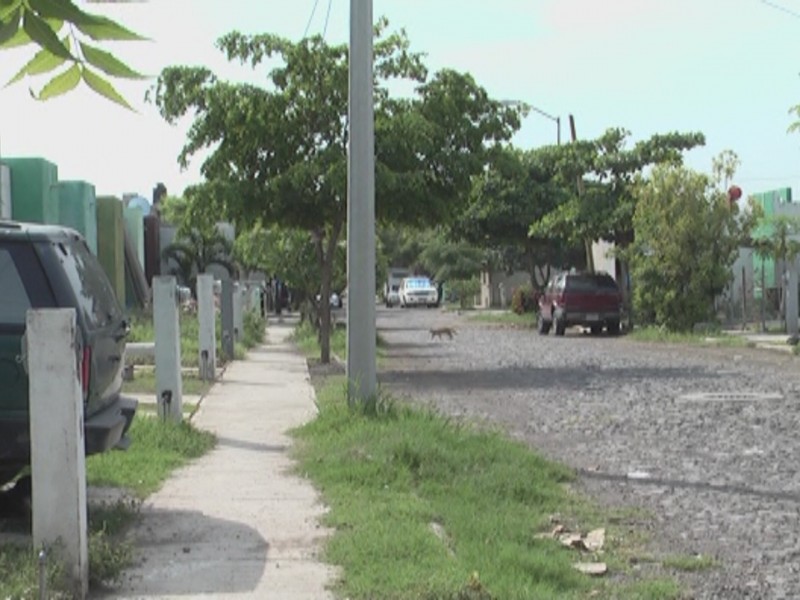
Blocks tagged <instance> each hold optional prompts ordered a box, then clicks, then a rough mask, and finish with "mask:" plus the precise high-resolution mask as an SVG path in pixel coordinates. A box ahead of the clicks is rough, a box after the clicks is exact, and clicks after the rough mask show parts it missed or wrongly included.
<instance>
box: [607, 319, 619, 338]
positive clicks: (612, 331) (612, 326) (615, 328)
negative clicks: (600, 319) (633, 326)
mask: <svg viewBox="0 0 800 600" xmlns="http://www.w3.org/2000/svg"><path fill="white" fill-rule="evenodd" d="M606 329H608V335H619V321H609V322H608V325H606Z"/></svg>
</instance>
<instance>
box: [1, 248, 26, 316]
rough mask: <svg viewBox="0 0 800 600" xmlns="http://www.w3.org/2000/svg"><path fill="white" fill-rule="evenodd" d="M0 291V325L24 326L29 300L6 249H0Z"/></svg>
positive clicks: (11, 257)
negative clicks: (1, 295)
mask: <svg viewBox="0 0 800 600" xmlns="http://www.w3.org/2000/svg"><path fill="white" fill-rule="evenodd" d="M0 289H2V290H3V301H2V302H0V323H2V324H3V325H25V315H26V313H27V311H28V309H29V308H31V300H30V298H29V297H28V292H27V291H25V285H24V284H23V283H22V277H21V276H20V274H19V271H18V270H17V265H16V264H15V263H14V257H13V256H11V251H10V250H9V249H8V248H2V247H0Z"/></svg>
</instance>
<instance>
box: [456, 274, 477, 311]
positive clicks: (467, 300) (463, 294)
mask: <svg viewBox="0 0 800 600" xmlns="http://www.w3.org/2000/svg"><path fill="white" fill-rule="evenodd" d="M448 287H449V288H450V291H451V292H452V293H453V295H454V296H455V297H456V299H457V300H458V303H459V306H460V307H461V308H470V307H471V306H472V305H473V304H474V298H475V295H476V294H478V293H480V291H481V282H480V281H479V280H478V278H477V277H473V278H472V279H454V280H452V281H450V282H448Z"/></svg>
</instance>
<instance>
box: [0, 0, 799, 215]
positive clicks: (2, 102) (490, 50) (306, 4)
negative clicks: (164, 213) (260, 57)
mask: <svg viewBox="0 0 800 600" xmlns="http://www.w3.org/2000/svg"><path fill="white" fill-rule="evenodd" d="M82 1H83V0H81V2H82ZM315 6H316V9H314V7H315ZM329 6H330V10H329V8H328V7H329ZM84 8H85V9H86V10H89V11H90V12H96V13H103V14H107V15H108V16H111V17H112V18H114V19H116V20H118V21H119V22H121V23H123V24H124V25H126V26H127V27H129V28H130V29H133V30H134V31H136V32H138V33H140V34H142V35H145V36H147V37H148V38H150V41H146V42H120V43H115V44H113V45H111V44H109V45H107V46H106V47H107V48H108V49H110V50H111V51H112V52H114V53H115V54H116V55H117V56H119V57H120V58H122V59H123V60H125V61H126V62H127V63H128V64H129V65H131V66H132V67H134V68H135V69H137V70H139V71H140V72H143V73H147V74H149V75H152V76H153V77H156V76H157V75H158V73H159V72H160V71H161V69H163V68H164V67H167V66H171V65H205V66H207V67H209V68H210V69H211V70H212V71H213V72H214V73H216V74H217V75H218V76H219V77H220V78H222V79H228V80H231V81H248V82H251V83H258V84H264V85H266V83H267V78H266V75H267V70H266V68H264V67H260V68H259V69H258V70H257V71H254V70H253V69H251V68H249V67H243V66H240V65H237V64H231V63H228V62H227V61H226V60H225V58H224V56H223V55H222V53H221V52H219V51H218V50H217V49H216V48H215V46H214V42H215V41H216V40H217V39H218V38H219V37H221V36H222V35H224V34H225V33H228V32H230V31H233V30H238V31H241V32H243V33H274V34H278V35H281V36H283V37H286V38H289V39H292V40H299V39H300V38H301V37H302V36H303V35H304V34H305V33H306V32H307V33H308V34H309V35H313V34H322V33H324V35H325V38H326V39H327V40H328V41H330V42H332V43H344V42H346V41H347V40H348V36H349V11H350V2H349V1H348V0H149V1H146V2H137V3H133V4H128V5H120V4H103V5H98V4H91V5H89V4H84ZM373 11H374V15H375V18H376V19H377V18H378V17H380V16H385V17H386V18H388V20H389V23H390V28H396V29H399V28H404V29H405V30H406V32H407V34H408V37H409V39H410V42H411V48H412V50H415V51H418V52H423V53H424V54H425V55H426V59H425V62H426V64H427V65H428V67H429V69H430V70H431V71H435V70H438V69H441V68H454V69H457V70H460V71H467V72H469V73H471V74H472V76H473V77H474V78H475V80H476V81H477V82H478V83H479V84H480V85H482V86H483V87H484V88H485V89H486V90H487V91H488V93H489V95H490V96H491V97H493V98H495V99H498V100H510V101H523V102H526V103H528V104H530V105H532V106H535V107H536V108H538V109H540V110H542V111H544V112H545V113H547V114H548V115H550V116H551V117H556V116H557V117H560V119H561V141H562V143H567V142H568V141H569V138H570V128H569V116H570V115H572V116H573V118H574V122H575V130H576V134H577V136H578V138H594V137H597V136H599V135H601V134H602V133H603V131H605V130H606V129H607V128H610V127H622V128H624V129H627V130H629V131H630V132H631V138H630V140H631V143H633V142H635V141H637V140H641V139H646V138H648V137H649V136H651V135H652V134H655V133H667V132H671V131H682V132H689V131H700V132H702V133H703V134H704V135H705V137H706V145H705V146H704V147H702V148H698V149H694V150H692V151H690V152H689V153H687V155H686V163H687V164H688V166H690V167H691V168H693V169H696V170H698V171H703V172H710V170H711V160H712V157H714V156H715V155H717V154H719V153H720V152H721V151H723V150H726V149H731V150H733V151H734V152H736V153H737V154H738V156H739V158H740V159H741V166H740V168H739V170H738V173H737V176H736V177H735V178H734V180H735V183H737V184H738V185H739V186H740V187H741V188H742V189H743V190H744V193H745V195H747V194H752V193H756V192H760V191H765V190H769V189H775V188H780V187H792V188H793V193H794V195H795V198H796V199H797V200H798V201H800V133H788V132H787V129H788V127H789V126H790V125H791V124H792V123H793V122H794V120H795V117H794V116H793V115H791V114H790V113H789V109H790V108H791V107H792V106H795V105H797V104H800V0H770V1H769V2H767V1H765V0H374V1H373ZM33 51H34V50H33V49H32V47H29V48H22V49H18V50H13V51H3V52H0V85H3V84H4V83H5V82H6V81H8V80H9V79H10V78H11V77H12V76H13V75H14V74H15V73H16V72H17V70H18V69H19V68H20V67H21V66H22V65H23V64H24V63H25V62H26V61H27V60H28V58H30V57H31V56H32V55H33ZM45 81H46V78H45V79H43V78H41V77H37V78H33V79H28V80H25V81H23V82H21V83H17V84H14V85H11V86H8V87H0V156H6V157H18V156H40V157H44V158H47V159H48V160H50V161H52V162H54V163H56V164H57V165H58V169H59V179H61V180H74V179H79V180H85V181H89V182H91V183H93V184H94V185H95V187H96V190H97V193H98V194H99V195H109V194H110V195H116V196H120V197H121V196H122V194H125V193H138V194H141V195H143V196H145V197H148V198H149V197H150V196H151V194H152V189H153V187H154V186H155V185H156V183H158V182H162V183H164V184H165V185H166V187H167V190H168V192H169V193H170V194H181V193H182V191H183V189H184V188H185V187H186V186H188V185H191V184H192V183H196V182H199V181H201V175H200V165H201V164H202V156H196V157H195V158H194V159H192V160H191V162H190V164H189V166H188V168H187V169H185V170H182V169H181V168H180V167H179V165H178V163H177V156H178V154H179V153H180V150H181V147H182V146H183V144H184V142H185V136H186V132H187V130H188V128H189V126H190V125H191V120H190V119H185V120H183V121H181V122H180V123H177V124H175V125H168V124H167V123H166V122H165V121H164V120H163V119H162V118H161V117H160V116H159V115H158V113H157V111H156V109H155V107H154V106H153V105H152V104H148V103H146V102H145V101H144V97H145V93H146V91H147V90H148V89H149V88H150V87H151V86H152V85H153V84H154V81H155V79H154V78H153V79H148V80H145V81H137V82H126V81H119V80H117V81H116V82H115V86H116V87H117V89H118V90H119V91H120V92H121V93H122V94H123V95H124V96H125V97H126V98H127V99H128V100H129V101H130V102H131V104H133V105H134V107H135V108H136V112H131V111H127V110H125V109H122V108H120V107H118V106H116V105H114V104H111V103H110V102H108V101H106V100H104V99H102V98H101V97H100V96H97V95H96V94H94V93H93V92H91V91H89V90H87V89H86V88H85V87H81V88H79V89H78V90H76V91H74V92H72V93H70V94H68V95H66V96H63V97H60V98H57V99H54V100H50V101H47V102H38V101H36V100H34V99H32V98H31V95H30V93H29V88H33V89H36V90H38V89H40V88H41V86H42V85H43V84H44V83H45ZM556 137H557V125H556V121H555V120H554V119H552V118H549V117H547V116H544V115H541V114H539V113H536V112H531V113H530V115H529V116H528V117H526V118H525V120H524V121H523V124H522V128H521V129H520V131H519V132H518V134H517V135H516V136H515V138H514V140H513V141H514V143H515V144H516V145H517V146H519V147H521V148H523V149H532V148H536V147H540V146H543V145H547V144H553V143H555V142H556Z"/></svg>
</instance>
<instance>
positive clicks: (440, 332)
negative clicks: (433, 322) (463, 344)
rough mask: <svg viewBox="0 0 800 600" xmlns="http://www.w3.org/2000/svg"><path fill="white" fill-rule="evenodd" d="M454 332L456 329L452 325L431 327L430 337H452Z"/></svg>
mask: <svg viewBox="0 0 800 600" xmlns="http://www.w3.org/2000/svg"><path fill="white" fill-rule="evenodd" d="M455 334H456V330H455V329H453V328H452V327H434V328H432V329H431V339H433V338H437V337H438V338H439V339H441V338H443V337H444V336H447V338H448V339H451V340H452V339H453V336H454V335H455Z"/></svg>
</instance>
